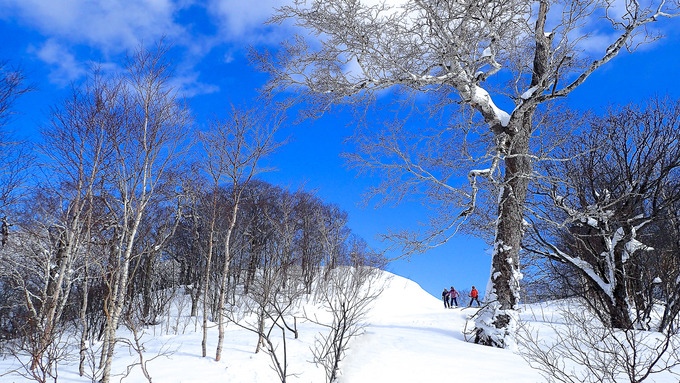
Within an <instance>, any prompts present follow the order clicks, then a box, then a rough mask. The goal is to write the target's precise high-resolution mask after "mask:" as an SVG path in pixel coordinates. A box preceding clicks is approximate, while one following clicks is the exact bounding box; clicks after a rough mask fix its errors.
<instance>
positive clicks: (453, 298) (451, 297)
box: [449, 286, 458, 307]
mask: <svg viewBox="0 0 680 383" xmlns="http://www.w3.org/2000/svg"><path fill="white" fill-rule="evenodd" d="M456 298H458V291H456V289H454V288H453V286H451V290H450V291H449V307H455V306H458V299H456ZM454 305H455V306H454Z"/></svg>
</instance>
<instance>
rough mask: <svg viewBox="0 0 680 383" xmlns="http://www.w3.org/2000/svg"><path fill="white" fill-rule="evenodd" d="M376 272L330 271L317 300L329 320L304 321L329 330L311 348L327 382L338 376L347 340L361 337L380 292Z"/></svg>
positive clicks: (381, 285)
mask: <svg viewBox="0 0 680 383" xmlns="http://www.w3.org/2000/svg"><path fill="white" fill-rule="evenodd" d="M377 271H378V269H375V268H371V267H366V266H360V267H356V268H350V267H339V268H336V269H334V270H332V271H331V272H329V273H328V274H327V275H328V278H327V279H326V281H325V282H323V283H324V285H323V286H319V288H318V289H317V292H316V293H317V297H318V300H319V302H320V303H321V305H322V306H323V308H324V309H325V310H326V312H327V313H328V317H329V318H330V319H326V318H319V317H318V316H316V315H314V316H309V315H307V316H306V317H307V319H308V320H310V321H311V322H314V323H316V324H318V325H321V326H323V327H325V328H327V329H328V332H327V333H320V334H319V335H318V336H317V337H316V339H315V341H314V346H312V348H311V351H312V354H313V356H314V359H313V362H314V363H316V364H318V365H321V366H322V367H323V368H324V370H325V371H326V382H327V383H330V382H334V381H335V379H336V378H337V377H338V371H339V369H340V361H342V359H343V358H344V356H345V354H346V352H347V350H348V349H349V344H350V341H351V340H352V339H353V338H355V337H357V336H359V335H361V334H363V332H364V328H365V327H366V323H365V322H363V320H364V319H365V316H366V314H367V313H368V309H369V308H370V305H371V304H372V303H373V301H374V300H375V299H376V298H377V297H378V296H379V295H380V294H381V293H382V291H383V289H384V285H383V284H381V283H380V281H379V279H378V273H377Z"/></svg>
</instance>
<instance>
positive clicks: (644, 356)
mask: <svg viewBox="0 0 680 383" xmlns="http://www.w3.org/2000/svg"><path fill="white" fill-rule="evenodd" d="M561 302H562V303H561V304H563V305H566V306H565V307H563V309H562V310H560V311H558V312H557V314H558V315H559V320H558V321H555V317H554V316H553V317H551V318H546V317H543V316H541V315H540V314H541V312H540V311H539V312H534V316H535V318H534V319H535V320H537V321H555V322H551V323H547V324H545V325H542V326H545V327H546V328H542V329H541V330H540V334H539V330H538V329H537V328H534V327H533V326H532V325H531V323H532V322H531V321H527V322H522V323H521V327H520V330H519V331H518V336H517V338H518V340H519V345H520V348H519V352H520V354H521V355H522V357H524V358H525V359H526V360H527V362H529V364H530V365H531V366H532V367H533V368H535V369H537V370H539V371H540V372H541V374H542V375H543V376H544V377H545V378H546V381H548V382H563V383H576V382H592V383H595V382H611V383H614V382H624V381H625V382H631V383H639V382H642V381H645V380H648V379H652V380H653V379H654V377H655V376H669V377H671V376H672V378H675V379H677V378H678V374H677V372H676V371H674V370H675V368H676V367H677V366H678V365H679V364H680V359H679V357H680V355H678V347H679V346H680V345H679V344H678V337H677V335H676V334H675V333H674V332H673V331H664V332H648V331H639V330H635V329H630V328H629V329H616V328H612V327H611V326H609V324H608V323H602V322H601V321H599V319H598V318H597V317H596V316H592V315H591V314H590V310H589V309H588V308H587V307H586V306H583V305H582V303H581V302H577V301H574V300H571V301H561ZM567 302H570V303H567ZM552 314H553V315H554V314H555V313H552ZM556 322H559V323H556Z"/></svg>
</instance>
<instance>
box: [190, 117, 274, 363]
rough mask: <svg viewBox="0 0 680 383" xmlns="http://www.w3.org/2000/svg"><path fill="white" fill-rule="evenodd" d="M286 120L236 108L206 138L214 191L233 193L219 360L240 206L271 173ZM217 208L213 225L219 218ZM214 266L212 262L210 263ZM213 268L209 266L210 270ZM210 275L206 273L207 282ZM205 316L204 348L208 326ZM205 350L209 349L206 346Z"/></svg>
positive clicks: (219, 317) (226, 238) (225, 241)
mask: <svg viewBox="0 0 680 383" xmlns="http://www.w3.org/2000/svg"><path fill="white" fill-rule="evenodd" d="M281 123H282V120H281V119H280V118H279V117H278V116H274V115H267V114H265V113H262V112H258V111H256V110H255V109H251V110H241V109H238V108H236V107H232V109H231V112H230V115H229V117H228V118H227V119H225V120H224V121H215V122H213V124H212V126H211V130H210V131H209V132H207V133H206V134H205V135H203V137H202V140H203V145H204V149H205V152H206V157H207V158H206V164H207V171H208V172H209V173H210V176H211V178H212V179H211V181H213V182H214V185H213V186H214V191H216V190H217V186H218V184H220V183H223V182H228V183H229V184H230V185H229V187H230V191H231V195H230V197H231V200H230V201H229V202H230V204H231V211H228V212H224V213H226V214H227V215H228V218H227V226H226V231H225V233H224V238H223V248H224V249H223V252H224V263H223V269H222V271H221V274H220V284H219V289H220V290H219V299H218V303H217V321H218V331H219V335H218V341H217V351H216V354H215V360H218V361H219V360H220V358H221V356H222V344H223V342H224V318H223V314H222V313H223V309H224V304H225V298H226V293H227V282H228V278H229V265H230V262H231V259H232V257H233V254H232V252H231V248H230V245H231V240H232V239H231V237H232V233H233V232H234V228H235V226H236V218H237V216H238V209H239V204H240V202H241V196H242V195H243V192H244V190H246V188H247V187H248V183H249V182H250V180H251V179H252V178H253V177H254V176H255V175H257V174H259V173H261V172H263V171H267V170H269V169H267V168H265V167H261V166H260V161H261V160H262V159H263V158H265V157H267V156H268V155H270V154H271V153H272V152H274V151H275V150H276V149H277V148H278V147H279V146H280V143H279V142H277V141H275V139H274V134H275V133H276V132H277V130H278V129H279V127H280V126H281ZM215 209H216V207H215V205H213V221H212V222H214V219H215V216H216V214H217V212H216V210H215ZM212 225H213V223H211V230H210V239H209V248H208V259H210V257H211V254H212V253H211V249H212V246H213V245H212V240H213V233H214V226H212ZM209 262H210V261H209ZM208 267H209V266H208ZM207 275H208V273H206V278H207ZM205 321H206V319H205V312H204V322H203V323H204V344H205V336H206V335H205V331H206V330H205V326H206V322H205ZM204 348H205V346H204Z"/></svg>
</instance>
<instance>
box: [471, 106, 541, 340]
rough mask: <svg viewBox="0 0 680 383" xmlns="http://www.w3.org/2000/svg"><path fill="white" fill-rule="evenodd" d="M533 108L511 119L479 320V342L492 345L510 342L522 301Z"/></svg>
mask: <svg viewBox="0 0 680 383" xmlns="http://www.w3.org/2000/svg"><path fill="white" fill-rule="evenodd" d="M532 112H533V111H531V112H527V113H526V114H525V115H524V116H523V117H524V118H522V120H521V121H517V120H513V121H511V123H510V124H509V127H508V129H506V132H507V133H508V134H510V135H509V142H508V146H509V148H508V150H507V153H506V157H505V174H504V180H503V181H504V182H503V186H502V188H501V190H500V196H499V205H498V221H497V226H496V238H495V240H494V248H493V255H492V261H491V275H490V277H489V283H488V284H487V288H486V294H485V302H486V304H485V305H484V307H483V308H482V309H481V310H480V312H479V313H478V317H477V320H476V323H475V327H476V328H475V342H476V343H480V344H485V345H489V346H496V347H505V346H507V344H508V341H509V339H508V336H509V335H511V333H510V329H511V328H512V327H513V325H512V322H513V321H514V320H515V318H514V310H516V308H517V303H518V301H519V281H520V279H521V273H520V270H519V252H520V249H521V246H522V236H523V235H524V230H523V222H524V203H525V201H526V196H527V190H528V187H529V176H530V175H531V160H530V159H529V157H528V155H527V154H528V153H529V138H530V136H531V113H532Z"/></svg>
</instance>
